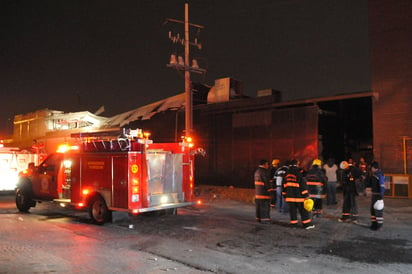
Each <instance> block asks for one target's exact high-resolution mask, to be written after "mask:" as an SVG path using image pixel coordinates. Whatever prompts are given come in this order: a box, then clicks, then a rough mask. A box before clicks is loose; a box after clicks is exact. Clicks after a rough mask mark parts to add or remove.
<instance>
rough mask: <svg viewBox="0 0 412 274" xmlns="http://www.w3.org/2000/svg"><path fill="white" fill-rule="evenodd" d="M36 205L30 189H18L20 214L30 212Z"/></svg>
mask: <svg viewBox="0 0 412 274" xmlns="http://www.w3.org/2000/svg"><path fill="white" fill-rule="evenodd" d="M35 204H36V203H35V202H34V201H33V200H32V195H31V193H30V191H29V189H27V188H18V189H17V190H16V207H17V209H18V210H19V211H20V212H29V209H30V207H32V206H35Z"/></svg>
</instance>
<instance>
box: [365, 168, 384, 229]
mask: <svg viewBox="0 0 412 274" xmlns="http://www.w3.org/2000/svg"><path fill="white" fill-rule="evenodd" d="M371 172H372V176H370V177H369V178H368V180H366V187H368V188H369V187H370V188H371V192H372V199H371V207H370V210H371V226H370V228H371V229H372V230H379V229H380V228H381V227H382V225H383V208H382V209H381V210H380V209H379V210H378V209H375V207H374V205H375V203H376V201H378V200H383V196H384V195H385V176H384V175H383V172H382V170H381V169H380V168H379V164H378V162H373V163H372V164H371Z"/></svg>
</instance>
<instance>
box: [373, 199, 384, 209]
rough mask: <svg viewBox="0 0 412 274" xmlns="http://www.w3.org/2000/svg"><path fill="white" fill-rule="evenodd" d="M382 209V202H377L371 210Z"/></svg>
mask: <svg viewBox="0 0 412 274" xmlns="http://www.w3.org/2000/svg"><path fill="white" fill-rule="evenodd" d="M383 207H384V204H383V200H377V201H376V202H375V203H374V204H373V208H374V209H375V210H382V209H383Z"/></svg>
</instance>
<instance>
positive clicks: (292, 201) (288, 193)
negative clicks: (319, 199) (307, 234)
mask: <svg viewBox="0 0 412 274" xmlns="http://www.w3.org/2000/svg"><path fill="white" fill-rule="evenodd" d="M282 194H283V197H284V198H285V201H286V202H287V203H288V208H289V215H290V225H292V226H295V227H296V226H297V225H298V222H299V221H298V214H297V213H298V211H299V213H300V216H301V220H302V224H303V227H304V228H305V229H312V228H314V227H315V225H314V224H312V219H311V217H310V214H309V212H308V211H306V210H305V208H304V202H305V200H306V199H307V198H308V190H307V187H306V182H305V180H304V179H303V176H302V173H301V172H300V169H299V168H298V162H297V161H296V160H292V161H291V162H290V166H289V169H288V170H287V172H286V175H285V178H284V183H283V192H282Z"/></svg>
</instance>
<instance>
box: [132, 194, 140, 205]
mask: <svg viewBox="0 0 412 274" xmlns="http://www.w3.org/2000/svg"><path fill="white" fill-rule="evenodd" d="M138 201H139V195H138V194H133V195H132V202H133V203H136V202H138Z"/></svg>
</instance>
